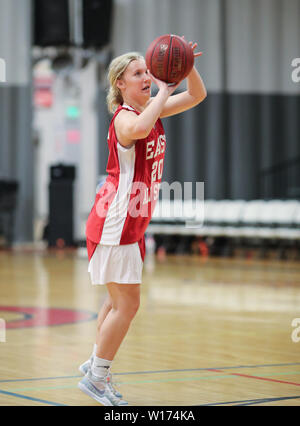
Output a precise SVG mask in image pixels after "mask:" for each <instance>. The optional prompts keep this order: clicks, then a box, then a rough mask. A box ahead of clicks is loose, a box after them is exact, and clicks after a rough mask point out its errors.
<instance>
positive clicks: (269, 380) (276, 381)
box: [210, 369, 300, 386]
mask: <svg viewBox="0 0 300 426" xmlns="http://www.w3.org/2000/svg"><path fill="white" fill-rule="evenodd" d="M210 371H215V372H218V373H223V371H222V370H219V369H210ZM231 374H232V375H233V376H239V377H246V378H248V379H257V380H264V381H267V382H275V383H283V384H286V385H294V386H300V383H295V382H287V381H285V380H276V379H269V378H268V377H261V376H251V375H250V374H241V373H231Z"/></svg>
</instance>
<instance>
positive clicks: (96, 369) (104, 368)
mask: <svg viewBox="0 0 300 426" xmlns="http://www.w3.org/2000/svg"><path fill="white" fill-rule="evenodd" d="M111 364H112V361H108V360H107V359H102V358H98V357H97V356H95V357H94V361H93V365H92V373H93V375H94V376H96V377H106V376H107V374H108V373H109V369H110V367H111Z"/></svg>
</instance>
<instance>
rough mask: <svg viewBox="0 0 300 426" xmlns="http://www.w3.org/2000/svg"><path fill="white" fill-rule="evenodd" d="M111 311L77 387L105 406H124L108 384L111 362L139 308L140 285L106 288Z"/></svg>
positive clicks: (114, 284)
mask: <svg viewBox="0 0 300 426" xmlns="http://www.w3.org/2000/svg"><path fill="white" fill-rule="evenodd" d="M107 288H108V291H109V295H110V298H111V302H112V308H111V310H110V311H109V312H108V314H107V315H106V317H105V319H104V321H103V322H102V325H101V327H100V330H99V333H98V336H97V351H96V355H95V357H94V360H93V365H92V368H91V370H89V372H88V373H87V375H86V376H85V377H84V379H82V381H81V382H80V383H79V387H80V389H81V390H82V391H83V392H85V393H87V394H88V395H90V396H91V397H92V398H94V399H95V400H96V401H98V402H100V403H102V404H104V405H126V404H127V403H126V402H125V401H123V400H121V399H120V398H119V397H117V396H116V392H115V390H114V389H113V387H112V385H111V384H110V383H109V382H107V378H108V376H109V371H110V367H111V364H112V361H113V359H114V357H115V354H116V353H117V351H118V349H119V347H120V345H121V343H122V341H123V340H124V337H125V336H126V334H127V332H128V329H129V327H130V324H131V322H132V320H133V318H134V317H135V314H136V312H137V310H138V308H139V304H140V284H117V283H109V284H107Z"/></svg>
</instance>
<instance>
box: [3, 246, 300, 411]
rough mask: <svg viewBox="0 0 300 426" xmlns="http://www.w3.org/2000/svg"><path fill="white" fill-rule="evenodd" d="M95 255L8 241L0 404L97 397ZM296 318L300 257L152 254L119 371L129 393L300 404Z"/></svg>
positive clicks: (162, 399) (164, 399)
mask: <svg viewBox="0 0 300 426" xmlns="http://www.w3.org/2000/svg"><path fill="white" fill-rule="evenodd" d="M87 266H88V262H87V259H86V258H80V257H78V255H77V253H76V251H52V252H51V251H45V252H5V251H1V252H0V318H1V319H2V322H1V323H2V325H3V324H4V322H5V325H6V335H3V333H4V331H3V327H2V342H1V340H0V405H36V406H39V405H71V406H72V405H97V403H96V402H95V401H94V400H93V399H91V398H89V397H88V396H86V395H85V394H83V393H82V392H81V391H80V390H79V389H78V388H77V383H78V381H79V380H80V374H79V372H78V366H79V365H80V364H81V363H82V362H83V361H85V360H86V359H87V358H88V357H89V355H90V352H91V350H92V346H93V344H94V340H95V323H96V316H97V312H98V309H99V306H100V303H101V301H103V299H104V297H105V292H106V289H105V287H92V286H91V285H90V281H89V275H88V272H87ZM296 318H300V264H299V263H296V262H293V263H288V262H283V261H281V262H280V261H278V262H275V261H268V262H263V261H257V260H242V259H224V258H222V259H220V258H219V259H213V258H210V259H207V260H205V259H203V258H199V257H189V256H182V257H176V256H167V257H166V258H165V259H162V260H160V261H158V260H157V259H156V260H155V261H153V262H149V261H148V262H147V263H146V265H145V268H144V273H143V284H142V299H141V307H140V310H139V312H138V314H137V316H136V318H135V320H134V322H133V324H132V326H131V328H130V331H129V334H128V336H127V337H126V340H125V341H124V342H123V344H122V346H121V348H120V351H119V353H118V354H117V357H116V359H115V360H114V363H113V373H115V376H114V377H115V381H116V382H117V383H118V389H119V390H120V391H121V393H123V395H124V398H125V399H127V400H128V401H129V404H130V405H138V406H141V405H148V406H150V405H153V406H158V405H165V406H166V405H168V406H185V405H300V341H299V342H298V340H300V329H299V330H297V324H298V327H300V320H299V322H297V320H295V319H296ZM293 320H295V321H296V322H294V323H293V324H294V325H293V326H292V322H293ZM0 337H1V336H0ZM3 340H5V341H3Z"/></svg>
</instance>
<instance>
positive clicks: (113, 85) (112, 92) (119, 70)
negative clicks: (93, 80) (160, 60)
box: [106, 52, 144, 113]
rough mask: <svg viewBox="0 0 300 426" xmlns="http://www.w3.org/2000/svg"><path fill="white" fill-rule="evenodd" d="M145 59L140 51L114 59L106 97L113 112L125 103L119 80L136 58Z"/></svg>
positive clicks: (111, 64) (109, 72)
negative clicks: (118, 85)
mask: <svg viewBox="0 0 300 426" xmlns="http://www.w3.org/2000/svg"><path fill="white" fill-rule="evenodd" d="M139 59H144V57H143V56H142V55H141V54H140V53H138V52H129V53H125V54H124V55H121V56H118V57H116V58H115V59H113V60H112V61H111V63H110V66H109V69H108V76H107V79H108V82H109V85H110V87H109V91H108V95H107V97H106V102H107V107H108V110H109V111H110V112H111V113H114V112H115V111H116V109H117V108H118V106H119V105H121V104H122V103H123V97H122V93H121V91H120V89H119V88H118V87H117V81H118V80H119V79H120V78H121V77H122V74H123V73H124V71H125V70H126V68H127V67H128V65H129V64H130V63H131V62H132V61H135V60H139Z"/></svg>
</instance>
